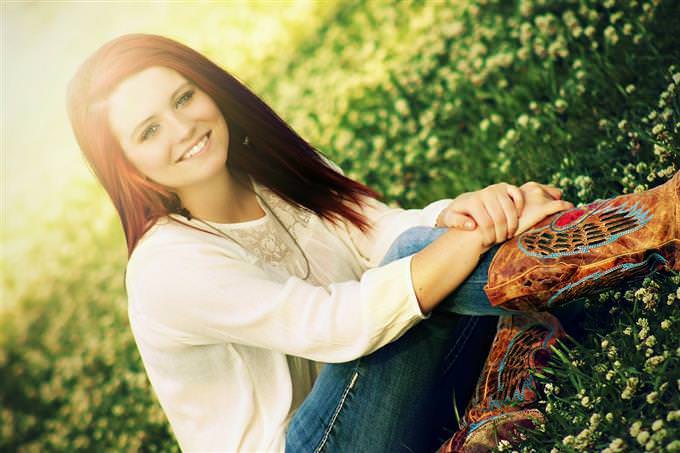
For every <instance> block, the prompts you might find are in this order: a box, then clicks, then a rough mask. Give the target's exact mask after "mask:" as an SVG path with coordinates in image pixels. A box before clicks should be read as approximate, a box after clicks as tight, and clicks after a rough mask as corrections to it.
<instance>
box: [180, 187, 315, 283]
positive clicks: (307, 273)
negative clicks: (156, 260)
mask: <svg viewBox="0 0 680 453" xmlns="http://www.w3.org/2000/svg"><path fill="white" fill-rule="evenodd" d="M253 193H254V194H255V196H256V197H257V198H259V199H260V201H262V202H263V203H264V205H265V206H266V207H267V210H268V211H269V212H271V213H272V215H273V216H274V218H275V219H276V221H277V222H279V225H281V228H283V229H284V230H286V233H288V236H290V238H291V239H292V240H293V242H295V245H297V248H298V249H299V250H300V253H302V256H303V257H304V259H305V263H306V264H307V271H306V273H305V276H304V278H303V280H307V278H308V277H309V273H310V266H309V260H308V259H307V255H305V252H304V251H303V250H302V247H300V244H298V241H297V240H296V239H295V237H294V236H293V235H292V234H291V233H290V231H288V229H287V228H286V227H285V226H284V225H283V222H281V220H280V219H279V216H277V215H276V213H275V212H274V210H273V209H272V208H271V207H269V204H268V203H267V202H266V201H265V200H264V198H262V197H261V196H260V194H258V193H257V192H255V191H253ZM191 218H193V219H196V220H198V221H199V222H201V223H202V224H203V225H205V226H207V227H208V228H211V229H213V230H214V231H216V232H217V233H218V234H219V235H220V236H222V237H224V238H227V239H231V240H232V241H234V242H236V243H237V244H238V245H240V246H241V244H239V242H238V241H237V240H236V239H234V238H232V237H231V236H229V235H228V234H226V233H225V232H223V231H221V230H219V229H218V228H215V227H214V226H212V225H210V224H209V223H208V222H206V221H204V220H202V219H199V218H198V217H195V216H193V215H192V216H191ZM241 247H243V246H241ZM244 248H245V247H244Z"/></svg>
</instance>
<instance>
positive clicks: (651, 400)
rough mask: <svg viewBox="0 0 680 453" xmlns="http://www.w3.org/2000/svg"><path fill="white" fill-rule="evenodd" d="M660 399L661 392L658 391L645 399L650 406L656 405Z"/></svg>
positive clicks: (649, 394)
mask: <svg viewBox="0 0 680 453" xmlns="http://www.w3.org/2000/svg"><path fill="white" fill-rule="evenodd" d="M658 399H659V392H657V391H654V392H650V393H648V394H647V396H646V397H645V400H646V401H647V403H648V404H654V403H656V402H657V401H658Z"/></svg>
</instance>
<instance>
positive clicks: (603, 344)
mask: <svg viewBox="0 0 680 453" xmlns="http://www.w3.org/2000/svg"><path fill="white" fill-rule="evenodd" d="M607 346H609V341H608V340H606V339H604V340H602V343H600V347H601V348H602V349H607Z"/></svg>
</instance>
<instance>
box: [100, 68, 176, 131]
mask: <svg viewBox="0 0 680 453" xmlns="http://www.w3.org/2000/svg"><path fill="white" fill-rule="evenodd" d="M187 81H188V80H187V79H186V78H185V77H184V76H182V74H180V73H178V72H177V71H175V70H173V69H170V68H166V67H162V66H152V67H149V68H146V69H143V70H141V71H139V72H136V73H134V74H132V75H130V76H128V77H126V78H125V79H123V80H122V81H121V82H120V83H119V84H118V85H117V86H116V87H115V88H114V89H113V91H112V92H111V94H110V95H109V98H108V106H109V121H110V122H111V127H112V129H113V130H114V132H115V133H116V134H117V135H119V137H122V138H124V139H125V140H128V139H129V135H130V133H132V131H133V130H134V128H135V127H137V125H138V124H139V123H140V122H142V121H144V120H145V119H146V118H148V117H150V116H152V115H156V114H158V113H159V112H160V111H161V109H162V108H163V107H164V106H165V105H167V104H168V99H169V98H170V96H171V95H172V93H173V92H174V91H175V90H176V89H177V88H179V87H180V86H182V85H183V84H184V83H185V82H187Z"/></svg>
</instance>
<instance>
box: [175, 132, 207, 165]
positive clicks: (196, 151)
mask: <svg viewBox="0 0 680 453" xmlns="http://www.w3.org/2000/svg"><path fill="white" fill-rule="evenodd" d="M211 135H212V131H208V133H207V134H205V135H204V136H203V138H202V139H201V140H199V141H198V143H196V144H195V145H194V146H192V147H191V148H190V149H188V150H187V151H186V152H185V153H184V154H182V156H180V158H179V159H178V160H177V162H178V163H179V162H182V161H185V160H187V159H191V158H192V157H196V156H198V155H201V154H203V153H204V152H205V151H207V150H208V147H209V146H210V137H211Z"/></svg>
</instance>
